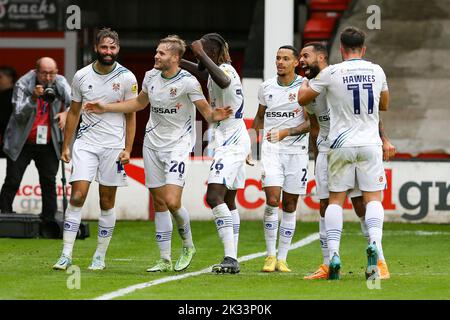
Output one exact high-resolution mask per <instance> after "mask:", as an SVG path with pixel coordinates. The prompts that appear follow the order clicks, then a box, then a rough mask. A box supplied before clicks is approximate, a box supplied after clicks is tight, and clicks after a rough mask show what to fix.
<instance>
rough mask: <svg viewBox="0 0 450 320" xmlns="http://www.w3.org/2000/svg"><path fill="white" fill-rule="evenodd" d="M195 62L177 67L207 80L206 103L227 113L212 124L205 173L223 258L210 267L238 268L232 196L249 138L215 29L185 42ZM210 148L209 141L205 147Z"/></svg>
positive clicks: (236, 83)
mask: <svg viewBox="0 0 450 320" xmlns="http://www.w3.org/2000/svg"><path fill="white" fill-rule="evenodd" d="M191 48H192V52H193V53H194V55H195V57H196V58H197V59H198V60H199V65H197V64H194V63H190V62H188V61H183V65H182V66H183V67H185V68H186V69H188V70H192V72H193V73H194V74H195V75H196V76H198V77H201V78H203V79H207V80H208V92H209V100H210V103H211V107H212V108H220V107H223V106H230V107H231V108H232V115H231V116H230V118H228V119H226V120H224V121H220V122H218V123H216V124H214V127H213V134H214V139H213V141H212V146H213V147H214V159H213V162H212V164H211V171H210V174H209V177H208V189H207V193H206V201H207V203H208V205H209V206H210V207H211V208H212V213H213V215H214V220H215V224H216V228H217V232H218V233H219V237H220V239H221V240H222V243H223V245H224V253H225V254H224V259H223V261H222V262H221V263H219V264H216V265H214V266H213V267H212V272H216V273H232V274H235V273H239V271H240V267H239V263H238V261H237V246H238V238H239V227H240V218H239V213H238V210H237V208H236V203H235V198H236V193H237V190H238V189H242V188H244V186H245V159H246V157H247V155H248V154H249V152H250V137H249V135H248V132H247V128H246V126H245V123H244V120H243V108H244V95H243V92H242V84H241V79H240V77H239V75H238V73H237V72H236V70H235V69H234V68H233V66H232V65H231V59H230V54H229V51H228V50H229V49H228V43H227V42H226V41H225V39H224V38H223V37H222V36H221V35H219V34H217V33H208V34H205V35H204V36H202V38H201V39H200V40H197V41H194V42H193V43H192V45H191ZM209 147H211V144H210V146H209Z"/></svg>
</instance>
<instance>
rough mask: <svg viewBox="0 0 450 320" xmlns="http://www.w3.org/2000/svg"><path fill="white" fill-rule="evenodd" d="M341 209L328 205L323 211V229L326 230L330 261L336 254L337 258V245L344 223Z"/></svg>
mask: <svg viewBox="0 0 450 320" xmlns="http://www.w3.org/2000/svg"><path fill="white" fill-rule="evenodd" d="M343 220H344V218H343V216H342V207H341V206H339V205H337V204H330V205H328V207H327V210H326V211H325V228H326V230H327V243H328V251H329V253H330V259H331V258H332V257H333V255H334V254H335V253H336V254H337V255H338V256H339V245H340V242H341V234H342V227H343V223H344V221H343Z"/></svg>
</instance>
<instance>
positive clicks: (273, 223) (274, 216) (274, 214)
mask: <svg viewBox="0 0 450 320" xmlns="http://www.w3.org/2000/svg"><path fill="white" fill-rule="evenodd" d="M263 221H264V238H265V239H266V249H267V255H268V256H275V255H276V251H277V235H278V207H271V206H269V205H266V208H265V210H264V220H263Z"/></svg>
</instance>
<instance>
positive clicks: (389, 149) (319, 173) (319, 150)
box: [281, 42, 395, 280]
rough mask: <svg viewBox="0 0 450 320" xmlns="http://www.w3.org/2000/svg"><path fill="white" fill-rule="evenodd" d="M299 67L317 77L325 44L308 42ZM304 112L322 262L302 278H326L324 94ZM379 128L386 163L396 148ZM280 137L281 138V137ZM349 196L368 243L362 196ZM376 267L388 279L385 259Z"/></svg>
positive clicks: (324, 57) (326, 130)
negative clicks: (307, 115) (307, 116)
mask: <svg viewBox="0 0 450 320" xmlns="http://www.w3.org/2000/svg"><path fill="white" fill-rule="evenodd" d="M300 66H301V69H302V70H303V71H304V73H305V76H306V77H307V78H308V79H314V78H316V77H317V76H318V75H319V73H320V72H321V71H322V70H323V69H325V68H326V67H328V50H327V47H326V45H325V44H324V43H322V42H310V43H308V44H306V45H305V46H304V47H303V49H302V50H301V52H300ZM305 110H306V111H307V112H308V114H309V119H310V126H311V128H310V146H311V148H312V151H313V154H314V160H315V170H314V171H315V180H316V194H317V196H318V198H319V199H320V210H319V213H320V220H319V231H320V232H319V233H320V245H321V248H322V255H323V263H322V264H321V265H320V266H319V268H318V269H317V270H316V271H315V272H314V273H312V274H311V275H308V276H305V277H304V279H306V280H313V279H328V278H329V260H330V256H329V250H328V244H327V234H326V228H325V210H326V209H327V207H328V202H329V190H328V160H327V155H328V151H329V149H330V143H329V141H328V133H329V130H330V114H329V108H328V106H327V100H326V95H325V93H322V94H320V95H319V96H317V97H316V98H315V100H314V101H313V102H312V103H311V104H310V105H308V106H305ZM379 127H380V137H381V139H382V141H383V158H384V160H385V161H388V160H389V159H390V158H391V157H393V156H394V155H395V147H394V146H393V145H392V144H391V143H390V141H389V138H388V137H387V136H386V134H385V133H384V130H383V125H382V122H381V119H380V124H379ZM287 130H291V131H297V130H298V128H290V129H287ZM281 137H283V134H282V135H281ZM348 196H349V197H350V198H351V201H352V204H353V207H354V209H355V212H356V214H357V216H358V217H359V219H360V222H361V230H362V233H363V235H364V236H365V238H366V239H367V241H369V234H368V230H367V225H366V222H365V211H366V208H365V204H364V202H363V198H362V193H361V191H360V190H359V189H357V188H355V189H353V190H351V191H350V192H349V193H348ZM380 245H381V244H380ZM378 268H379V272H380V278H381V279H388V278H389V277H390V275H389V271H388V268H387V264H386V262H385V261H384V258H383V259H380V260H379V261H378Z"/></svg>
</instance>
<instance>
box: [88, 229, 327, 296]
mask: <svg viewBox="0 0 450 320" xmlns="http://www.w3.org/2000/svg"><path fill="white" fill-rule="evenodd" d="M318 239H319V233H313V234H311V235H309V236H307V237H306V238H303V239H301V240H299V241H297V242H296V243H294V244H292V245H291V247H290V250H294V249H297V248H300V247H304V246H306V245H308V244H310V243H311V242H314V241H316V240H318ZM266 254H267V252H266V251H264V252H258V253H254V254H249V255H246V256H243V257H240V258H239V259H238V261H239V262H244V261H249V260H252V259H256V258H259V257H263V256H265V255H266ZM211 267H212V266H209V267H208V268H205V269H203V270H200V271H196V272H190V273H185V274H181V275H178V276H170V277H164V278H161V279H157V280H152V281H149V282H144V283H139V284H135V285H132V286H129V287H126V288H123V289H119V290H116V291H113V292H110V293H106V294H104V295H101V296H99V297H97V298H94V299H93V300H112V299H115V298H119V297H122V296H125V295H127V294H129V293H132V292H134V291H136V290H140V289H145V288H149V287H152V286H156V285H158V284H162V283H166V282H171V281H177V280H181V279H184V278H189V277H195V276H199V275H201V274H205V273H210V272H211Z"/></svg>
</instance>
